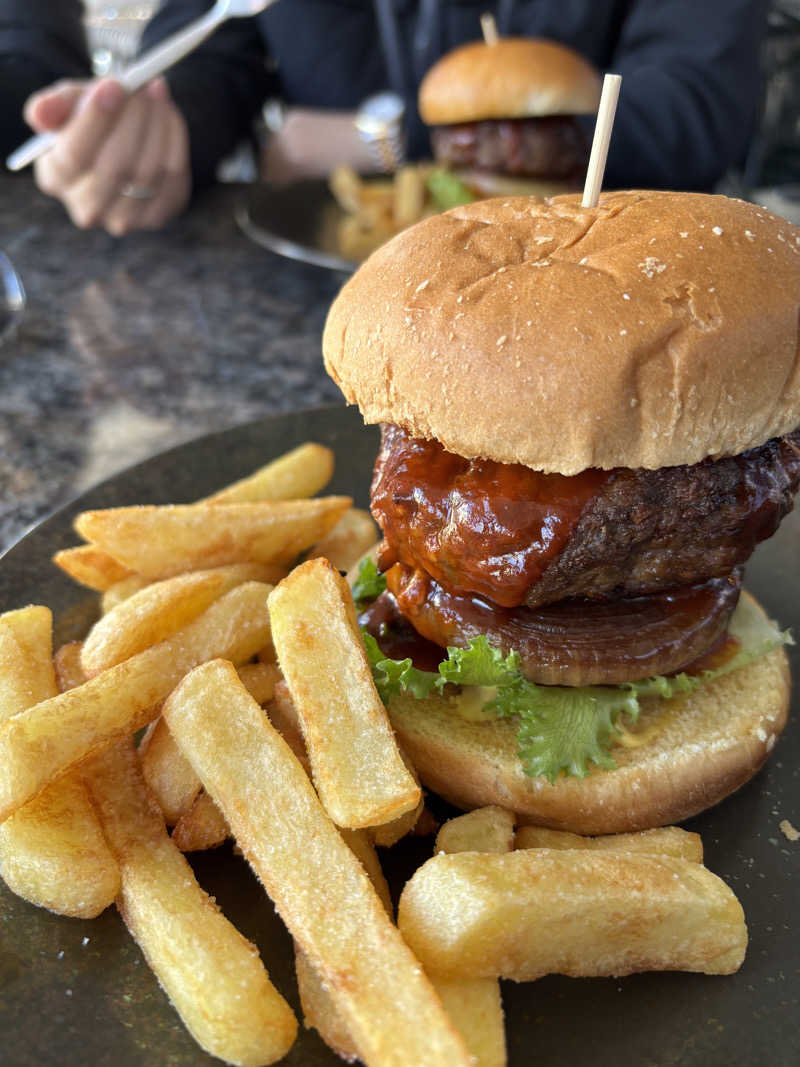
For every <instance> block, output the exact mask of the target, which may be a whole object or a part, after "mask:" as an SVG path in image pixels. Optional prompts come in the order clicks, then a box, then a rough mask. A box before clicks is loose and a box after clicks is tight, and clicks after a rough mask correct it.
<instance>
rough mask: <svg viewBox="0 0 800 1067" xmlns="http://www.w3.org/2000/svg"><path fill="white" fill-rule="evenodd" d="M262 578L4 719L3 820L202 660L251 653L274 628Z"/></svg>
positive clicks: (141, 719) (143, 714)
mask: <svg viewBox="0 0 800 1067" xmlns="http://www.w3.org/2000/svg"><path fill="white" fill-rule="evenodd" d="M268 591H269V587H268V586H265V585H262V584H261V583H260V582H248V583H246V584H245V585H240V586H237V588H236V589H232V590H231V592H230V593H226V594H225V596H223V597H220V599H219V600H217V601H216V602H215V603H213V604H212V605H211V607H210V608H208V609H207V611H205V612H204V613H203V614H202V615H201V616H200V617H199V618H197V619H195V620H194V622H191V623H189V625H188V626H187V627H186V628H185V629H184V630H180V631H179V632H178V633H177V634H175V635H174V636H173V637H171V638H169V639H168V640H167V641H162V642H161V644H160V645H154V646H153V648H148V649H147V650H146V651H144V652H140V653H138V655H136V656H132V657H131V659H129V660H126V661H125V662H124V663H120V664H119V666H117V667H112V668H111V669H110V670H108V671H103V673H102V674H98V675H97V676H96V677H95V678H92V679H90V680H89V681H88V682H86V683H85V684H84V685H82V686H79V687H78V688H77V689H72V690H70V691H69V692H66V693H61V694H60V695H59V696H56V697H53V698H52V699H50V700H45V701H43V702H42V703H40V704H36V705H34V706H33V707H32V708H30V709H28V710H27V711H24V712H21V713H20V714H18V715H14V716H13V718H11V719H8V720H6V722H3V723H0V821H2V820H3V819H6V818H8V816H9V815H11V814H12V813H13V812H14V811H16V810H17V808H19V807H21V806H22V805H23V804H25V803H26V802H27V801H28V800H30V799H32V798H33V797H34V796H36V794H37V793H38V792H40V791H41V790H42V789H44V787H45V786H46V785H48V783H50V782H51V781H52V780H53V779H55V778H57V777H58V776H59V775H61V774H63V773H65V772H66V771H67V770H69V768H70V767H72V766H73V765H74V764H76V763H78V762H79V761H80V760H82V759H83V758H84V757H86V756H89V755H92V754H93V753H95V752H97V751H99V750H100V749H102V748H105V747H106V746H107V745H109V744H110V743H111V742H112V741H114V740H115V739H117V738H119V737H120V736H121V735H122V734H124V733H130V732H132V731H134V730H137V729H138V728H139V727H141V726H144V725H145V724H146V723H147V722H149V721H150V719H152V718H153V715H154V712H153V708H154V707H155V706H156V705H157V704H158V703H159V702H160V701H162V700H163V699H164V698H165V697H166V696H167V694H168V693H169V692H170V690H171V689H173V688H174V686H175V685H176V683H177V682H178V680H179V679H180V678H182V677H183V675H184V674H186V672H187V671H189V670H191V669H192V667H194V666H196V665H197V664H198V663H203V662H204V661H205V660H208V659H213V658H214V657H216V656H224V657H226V658H227V659H231V660H233V661H234V662H241V661H242V660H247V659H249V658H250V657H251V656H252V655H254V654H255V652H256V650H257V649H259V648H261V647H262V646H263V645H264V643H265V641H266V638H267V635H268V633H269V620H268V617H267V607H266V598H267V594H268Z"/></svg>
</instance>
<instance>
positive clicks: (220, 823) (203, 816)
mask: <svg viewBox="0 0 800 1067" xmlns="http://www.w3.org/2000/svg"><path fill="white" fill-rule="evenodd" d="M229 836H230V830H229V829H228V824H227V823H226V822H225V816H224V815H223V814H222V812H221V811H220V810H219V808H218V807H217V805H216V804H215V803H214V801H213V800H212V799H211V797H210V796H209V795H208V793H206V792H202V791H201V792H200V793H198V794H197V796H196V797H195V801H194V804H192V806H191V808H189V810H188V811H187V812H186V814H185V815H182V816H181V817H180V819H178V821H177V822H176V823H175V829H174V830H173V831H172V840H173V841H174V842H175V844H176V845H177V846H178V848H179V849H180V850H181V852H203V851H205V849H209V848H217V846H218V845H222V844H224V843H225V841H226V840H227V838H228V837H229Z"/></svg>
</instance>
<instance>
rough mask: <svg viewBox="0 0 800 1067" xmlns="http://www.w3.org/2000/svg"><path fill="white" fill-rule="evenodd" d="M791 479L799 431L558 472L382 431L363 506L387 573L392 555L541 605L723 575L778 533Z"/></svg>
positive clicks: (797, 478)
mask: <svg viewBox="0 0 800 1067" xmlns="http://www.w3.org/2000/svg"><path fill="white" fill-rule="evenodd" d="M798 485H800V430H795V431H794V432H793V433H791V434H787V435H786V436H785V437H781V438H774V439H773V440H772V441H768V442H767V443H766V444H764V445H762V446H761V447H760V448H755V449H752V450H750V451H749V452H745V453H743V454H742V455H740V456H731V457H726V458H724V459H719V460H716V461H712V460H704V461H703V462H702V463H696V464H694V465H692V466H678V467H663V468H661V469H660V470H643V469H635V470H629V469H626V468H618V469H616V470H614V471H610V472H601V471H584V472H583V473H582V474H579V475H577V476H575V477H573V478H567V477H564V476H562V475H557V474H551V475H544V474H541V473H539V472H537V471H532V470H530V469H529V468H527V467H522V466H515V465H506V464H499V463H493V462H491V461H487V460H472V461H471V460H467V459H463V458H462V457H459V456H454V455H452V454H451V453H447V452H445V450H444V449H443V448H442V447H441V445H439V444H438V443H437V442H435V441H420V440H417V439H414V438H411V437H409V435H408V434H406V433H405V432H404V431H403V430H401V429H399V427H396V426H386V427H384V430H383V442H382V447H381V452H380V453H379V456H378V461H377V463H376V467H375V477H374V479H373V487H372V508H373V512H374V514H375V517H376V518H377V520H378V522H379V524H380V525H381V528H382V529H383V532H384V537H385V542H384V546H383V550H382V553H381V566H382V567H383V568H384V569H385V568H387V567H388V566H390V565H391V564H392V563H394V562H397V561H399V562H402V563H405V564H406V565H407V566H410V567H419V568H421V569H422V570H424V571H426V572H427V573H428V574H430V575H431V576H432V577H433V578H435V579H436V580H437V581H438V582H440V583H441V584H443V585H444V586H446V587H448V588H450V589H452V590H454V591H458V592H465V593H475V594H478V595H481V596H485V597H488V598H489V599H490V600H493V601H495V602H496V603H498V604H501V605H503V606H506V607H514V606H517V605H520V604H526V605H527V606H528V607H537V606H538V605H541V604H547V603H552V602H554V601H558V600H562V599H564V598H567V597H589V598H595V599H603V598H608V597H611V596H619V595H627V596H630V595H634V594H640V593H651V592H657V591H659V590H662V589H672V588H675V587H677V586H682V585H688V584H690V583H694V582H702V581H705V580H706V579H708V578H719V577H724V576H725V575H727V574H729V573H730V572H731V571H732V570H733V569H734V567H736V566H737V565H739V564H742V563H744V562H745V561H746V560H747V559H748V558H749V556H750V555H751V553H752V551H753V549H754V548H755V546H756V544H757V543H758V542H759V541H762V540H764V539H765V538H767V537H770V536H771V535H772V534H773V533H774V532H775V530H776V529H777V527H778V525H779V523H780V521H781V519H782V518H783V516H784V515H786V514H787V512H788V511H789V510H790V508H791V506H792V500H793V497H794V494H795V493H796V492H797V489H798ZM537 495H538V497H539V503H537V502H536V500H535V499H534V498H535V497H536V496H537ZM571 501H572V505H573V506H572V507H570V502H571Z"/></svg>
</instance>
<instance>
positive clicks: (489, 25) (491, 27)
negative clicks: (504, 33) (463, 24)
mask: <svg viewBox="0 0 800 1067" xmlns="http://www.w3.org/2000/svg"><path fill="white" fill-rule="evenodd" d="M481 30H483V39H484V41H486V43H487V44H497V42H498V41H499V40H500V35H499V34H498V32H497V23H496V22H495V21H494V15H492V14H491V12H489V11H487V12H486V14H485V15H481Z"/></svg>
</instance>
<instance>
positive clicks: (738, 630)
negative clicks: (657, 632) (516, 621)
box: [364, 597, 793, 782]
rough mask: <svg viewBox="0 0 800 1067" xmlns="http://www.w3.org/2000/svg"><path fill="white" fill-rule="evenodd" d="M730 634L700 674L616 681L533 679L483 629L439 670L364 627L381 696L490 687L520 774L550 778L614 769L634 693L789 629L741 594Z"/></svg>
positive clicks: (653, 689) (740, 661) (490, 707)
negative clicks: (509, 730) (513, 726)
mask: <svg viewBox="0 0 800 1067" xmlns="http://www.w3.org/2000/svg"><path fill="white" fill-rule="evenodd" d="M729 631H730V633H731V634H732V635H733V636H734V637H736V638H737V640H738V641H739V650H738V652H737V654H736V655H735V656H734V657H733V658H732V659H731V660H729V661H728V662H727V663H725V664H724V665H723V666H721V667H719V668H717V669H715V670H710V671H704V672H703V673H702V674H700V675H688V674H677V675H672V676H669V677H666V676H663V675H659V676H656V677H653V678H646V679H643V680H642V681H640V682H629V683H625V684H624V685H617V686H601V685H595V686H581V687H568V686H555V685H552V686H551V685H536V684H535V683H534V682H529V681H528V680H527V679H526V678H524V677H523V675H522V674H521V672H520V669H519V655H518V654H517V653H516V652H510V653H509V654H508V655H507V656H504V655H503V653H502V652H501V651H500V650H499V649H496V648H493V647H492V646H491V645H490V644H489V641H488V639H487V638H486V637H485V636H481V637H476V638H473V639H472V640H471V641H470V644H469V647H468V648H465V649H464V648H448V649H447V659H445V660H444V661H443V662H442V663H440V664H439V671H438V674H437V673H434V672H432V671H420V670H417V669H416V668H415V667H414V666H413V665H412V663H411V660H410V659H406V660H392V659H387V658H386V657H385V656H384V655H383V653H382V652H381V650H380V648H379V646H378V643H377V641H375V639H374V638H373V637H371V636H370V635H369V634H364V641H365V644H366V646H367V653H368V655H369V659H370V663H371V665H372V671H373V676H374V678H375V684H376V687H377V689H378V692H379V693H380V695H381V698H382V700H383V701H384V703H388V702H389V701H390V700H391V699H392V698H393V697H394V696H397V695H399V694H400V693H410V694H411V695H413V696H415V697H417V698H418V699H422V698H424V697H427V696H430V695H431V694H432V693H436V692H441V691H442V689H443V688H444V686H445V685H447V684H448V683H453V684H458V685H469V686H488V687H491V688H492V690H493V691H494V693H495V695H494V696H493V697H492V698H491V699H489V700H488V701H487V703H486V704H485V705H484V710H485V711H487V712H491V713H492V714H494V715H497V716H499V717H501V718H513V719H514V720H516V722H517V741H518V745H519V756H520V760H521V761H522V765H523V767H524V769H525V772H526V774H529V775H531V776H532V777H536V776H538V775H544V777H546V778H547V779H548V780H549V781H551V782H554V781H555V780H556V778H557V777H558V775H559V774H562V773H563V774H567V775H573V776H576V777H578V778H583V777H584V776H585V775H586V774H588V773H589V770H590V764H594V765H596V766H598V767H603V768H605V769H608V770H613V768H614V766H615V763H614V759H613V757H612V755H611V752H610V749H611V746H612V744H613V743H614V740H615V739H616V737H617V736H619V733H620V729H619V720H620V718H621V717H622V716H624V717H625V718H626V720H627V721H628V722H631V723H632V722H635V721H636V719H637V718H638V716H639V711H640V703H639V701H640V699H641V698H643V697H654V696H657V697H662V698H665V699H669V698H671V697H674V696H677V695H679V694H680V693H690V692H691V691H692V690H694V689H696V688H698V687H699V686H701V685H704V684H706V683H707V682H710V681H712V680H713V679H714V678H719V677H721V676H722V675H724V674H729V673H730V672H731V671H735V670H738V669H739V668H740V667H743V666H745V665H746V664H748V663H752V662H753V660H755V659H757V658H758V657H759V656H763V655H766V653H767V652H771V651H772V649H774V648H777V647H778V646H779V645H783V644H793V641H792V637H791V634H790V633H789V632H788V631H781V630H779V629H778V627H777V626H776V625H775V623H774V622H772V621H771V620H769V619H767V618H765V617H764V616H763V615H762V614H761V612H760V611H759V610H758V608H757V607H756V606H755V604H754V603H753V602H752V601H751V600H750V599H749V598H746V597H742V598H741V599H740V601H739V604H738V606H737V608H736V611H735V612H734V614H733V616H732V618H731V622H730V626H729Z"/></svg>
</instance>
